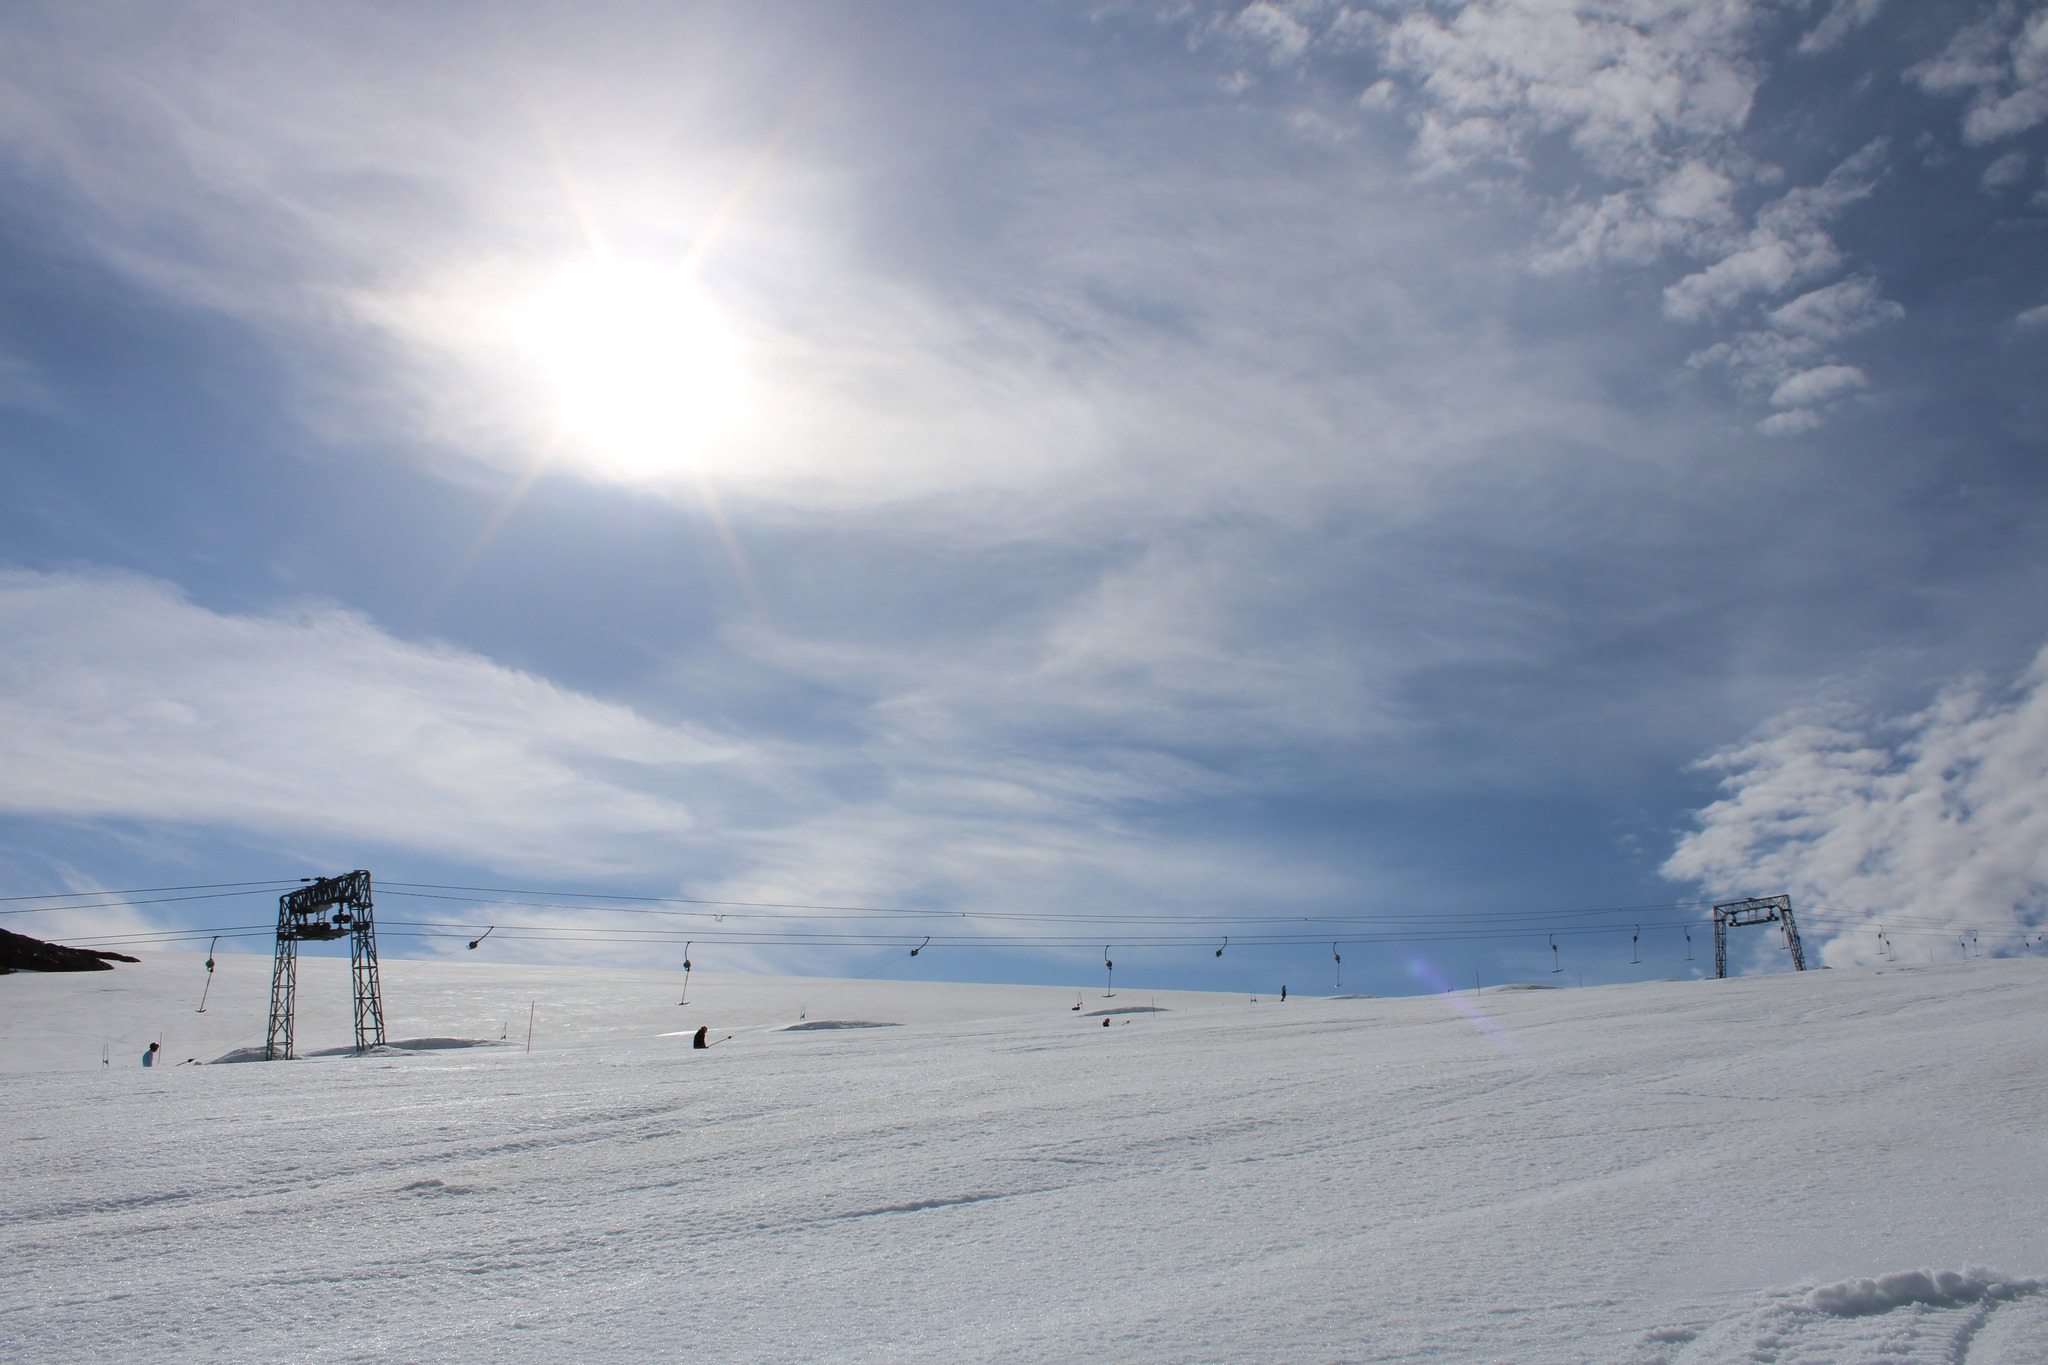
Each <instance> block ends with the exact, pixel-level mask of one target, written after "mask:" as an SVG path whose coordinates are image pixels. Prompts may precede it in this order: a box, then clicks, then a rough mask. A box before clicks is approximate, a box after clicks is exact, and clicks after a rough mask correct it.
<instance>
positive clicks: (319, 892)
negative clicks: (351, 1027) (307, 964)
mask: <svg viewBox="0 0 2048 1365" xmlns="http://www.w3.org/2000/svg"><path fill="white" fill-rule="evenodd" d="M344 936H346V937H347V938H348V940H349V968H350V972H349V975H350V977H351V979H352V981H353V982H354V987H355V1005H356V1010H355V1014H356V1051H358V1052H362V1051H365V1050H367V1049H369V1048H373V1047H382V1046H383V1045H384V988H383V984H382V981H381V980H380V978H379V977H378V974H377V927H376V924H375V922H374V920H373V918H372V915H371V904H370V874H369V873H368V872H365V871H361V870H358V871H355V872H350V873H347V874H345V875H343V876H339V877H321V878H319V879H318V880H316V881H311V882H308V883H307V884H306V885H304V886H302V887H300V888H299V889H298V890H296V891H287V892H286V893H285V894H284V895H282V896H280V897H278V901H277V955H276V957H275V958H274V959H273V961H272V964H271V969H270V1031H269V1033H268V1035H267V1036H266V1037H265V1040H264V1044H263V1059H264V1060H265V1061H277V1060H280V1059H287V1060H288V1059H289V1058H291V1057H292V1056H293V1052H292V1021H293V1016H294V1015H295V1013H296V1012H297V1003H298V1002H297V995H298V984H299V944H300V943H301V942H323V943H324V942H330V941H332V940H334V939H337V938H341V937H344Z"/></svg>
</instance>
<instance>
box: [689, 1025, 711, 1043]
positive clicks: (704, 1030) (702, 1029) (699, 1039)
mask: <svg viewBox="0 0 2048 1365" xmlns="http://www.w3.org/2000/svg"><path fill="white" fill-rule="evenodd" d="M710 1032H711V1025H709V1024H699V1025H697V1036H696V1037H694V1038H692V1039H691V1040H690V1046H691V1047H710V1046H711V1044H710V1042H709V1041H708V1040H707V1039H706V1037H705V1035H706V1034H708V1033H710Z"/></svg>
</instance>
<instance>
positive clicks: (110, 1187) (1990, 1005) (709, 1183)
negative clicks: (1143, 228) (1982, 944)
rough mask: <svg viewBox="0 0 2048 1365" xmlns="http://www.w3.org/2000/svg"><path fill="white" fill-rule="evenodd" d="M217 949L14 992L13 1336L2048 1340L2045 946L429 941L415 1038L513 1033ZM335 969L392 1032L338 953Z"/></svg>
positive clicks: (1151, 1345)
mask: <svg viewBox="0 0 2048 1365" xmlns="http://www.w3.org/2000/svg"><path fill="white" fill-rule="evenodd" d="M220 961H221V968H220V972H219V974H218V977H217V979H216V981H215V984H214V988H213V992H212V996H211V999H210V1001H209V1006H208V1013H207V1014H205V1015H196V1014H194V1013H193V1012H192V1007H193V1005H194V1003H196V1001H197V998H198V988H199V986H200V985H201V984H203V970H202V969H201V968H200V967H199V965H198V959H196V958H172V957H165V958H159V959H152V960H151V961H149V962H146V963H144V964H142V965H141V966H138V967H123V968H120V969H119V970H117V971H115V972H112V973H95V974H90V975H80V976H63V977H58V976H48V977H26V976H17V977H11V978H5V979H0V1036H4V1037H5V1038H6V1039H7V1040H8V1045H7V1047H6V1048H5V1049H4V1054H5V1055H4V1057H0V1074H4V1075H5V1085H6V1089H7V1092H8V1094H9V1096H10V1098H9V1101H8V1104H7V1108H8V1111H9V1117H8V1121H7V1122H6V1124H5V1126H4V1129H0V1152H4V1154H5V1159H6V1168H7V1171H8V1173H9V1177H10V1178H9V1189H10V1193H9V1197H8V1199H7V1200H6V1201H5V1206H4V1209H0V1357H5V1358H7V1359H22V1360H103V1359H108V1358H111V1357H116V1356H119V1357H127V1358H141V1359H160V1358H166V1357H172V1356H175V1357H178V1358H180V1359H231V1360H258V1359H262V1360H270V1359H282V1358H291V1359H303V1360H321V1361H324V1360H371V1359H452V1360H560V1359H589V1358H594V1357H597V1356H601V1355H624V1356H628V1357H636V1358H657V1357H658V1358H664V1359H668V1358H675V1357H678V1356H681V1355H683V1354H685V1353H688V1354H690V1355H692V1356H694V1357H697V1358H708V1359H720V1360H724V1359H744V1360H825V1359H831V1360H871V1359H874V1360H879V1359H915V1360H948V1361H952V1360H989V1361H994V1360H1006V1361H1007V1360H1054V1359H1059V1360H1070V1359H1073V1358H1075V1357H1077V1356H1081V1355H1091V1356H1094V1357H1096V1358H1106V1359H1115V1360H1218V1361H1224V1360H1248V1359H1290V1360H1499V1361H1548V1360H1555V1361H1578V1360H1600V1361H1606V1360H1613V1361H1637V1362H1650V1361H1666V1362H1672V1363H1673V1365H1675V1363H1676V1362H1707V1361H1715V1362H1719V1361H1738V1360H1740V1361H1765V1362H1784V1363H1785V1365H1791V1363H1792V1362H1802V1361H1841V1360H1867V1359H1875V1358H1884V1359H1888V1360H1904V1361H1919V1360H1926V1361H1935V1360H1939V1361H1956V1360H1964V1359H1967V1360H1970V1361H1974V1362H1978V1363H1979V1365H1985V1363H1986V1362H1999V1361H2033V1362H2039V1361H2042V1360H2044V1359H2048V1345H2044V1343H2048V1292H2044V1286H2043V1281H2042V1279H2041V1278H2040V1277H2041V1276H2042V1275H2043V1273H2044V1272H2048V1216H2044V1215H2048V1195H2044V1186H2043V1179H2042V1173H2043V1172H2044V1171H2048V1138H2044V1133H2048V1124H2044V1118H2048V1113H2044V1111H2048V1103H2044V1098H2043V1089H2044V1085H2048V1080H2044V1075H2048V1072H2044V1068H2043V1063H2044V1061H2048V963H2041V962H2030V961H2012V962H1983V963H1973V964H1969V965H1968V966H1957V967H1954V968H1933V969H1930V968H1920V969H1912V970H1903V971H1886V972H1881V973H1849V972H1813V973H1807V974H1804V975H1802V976H1789V975H1786V976H1769V977H1759V978H1751V979H1744V980H1736V981H1728V982H1711V981H1708V982H1674V983H1661V984H1653V985H1642V986H1621V987H1608V988H1599V989H1592V990H1571V991H1548V990H1512V989H1504V990H1489V991H1487V992H1485V993H1484V994H1482V995H1479V996H1477V997H1474V996H1472V995H1470V994H1469V993H1466V994H1460V995H1457V996H1433V997H1412V998H1404V999H1391V1000H1370V999H1348V1000H1325V999H1317V998H1313V997H1300V996H1297V997H1295V998H1293V999H1290V1000H1289V1001H1288V1002H1287V1003H1286V1004H1284V1005H1282V1004H1279V1003H1277V1002H1274V1001H1272V1000H1270V999H1268V1000H1262V1001H1261V1002H1259V1003H1257V1004H1253V1003H1251V1002H1249V1001H1248V1000H1246V999H1245V998H1244V997H1240V996H1217V995H1192V994H1188V995H1182V994H1172V995H1169V994H1165V993H1162V994H1159V995H1156V996H1155V995H1153V994H1152V993H1150V992H1146V991H1142V990H1120V991H1119V992H1118V993H1117V997H1116V998H1115V999H1114V1000H1106V999H1103V998H1101V991H1100V988H1099V985H1098V986H1097V988H1095V989H1092V990H1083V991H1081V992H1080V993H1079V995H1078V997H1077V993H1076V992H1075V991H1073V990H1055V989H1040V988H1030V987H981V986H955V985H938V984H930V983H910V984H906V983H891V982H863V983H831V982H817V981H787V980H776V979H768V978H722V977H718V976H715V975H706V974H704V973H698V974H696V975H695V976H694V977H693V978H692V982H691V986H690V996H691V1003H690V1005H689V1006H688V1007H681V1006H678V1004H677V999H678V993H679V991H680V985H681V983H680V978H679V976H677V975H676V974H673V973H662V974H635V973H616V972H604V971H590V970H578V969H569V968H538V967H505V966H494V965H490V964H486V963H479V962H474V961H464V962H415V961H406V960H402V959H387V961H386V963H385V995H386V1010H387V1020H388V1023H389V1036H390V1037H391V1038H392V1039H393V1040H400V1041H402V1040H406V1039H426V1040H447V1039H451V1038H452V1039H481V1040H488V1041H489V1042H490V1044H491V1045H489V1046H481V1047H466V1048H450V1047H445V1046H441V1047H435V1048H432V1049H429V1050H420V1051H397V1050H394V1051H391V1052H387V1053H385V1054H381V1055H375V1056H370V1057H365V1058H356V1057H351V1056H337V1057H316V1058H308V1059H306V1060H301V1061H298V1062H294V1063H289V1064H253V1065H204V1066H177V1065H175V1063H176V1062H179V1061H182V1060H183V1059H184V1058H186V1057H198V1058H200V1059H201V1060H208V1059H211V1058H213V1057H217V1056H220V1055H223V1054H225V1053H227V1052H229V1051H230V1050H232V1049H234V1048H236V1047H242V1046H247V1045H250V1044H252V1043H260V1042H261V1039H262V1032H263V1025H264V1011H265V1008H266V1006H267V989H268V969H269V963H268V960H267V959H261V958H256V957H234V958H222V959H220ZM1077 998H1079V999H1080V1000H1081V1002H1082V1004H1083V1009H1082V1010H1081V1011H1074V1010H1073V1009H1072V1008H1071V1006H1072V1005H1073V1004H1074V1003H1075V1002H1076V1000H1077ZM530 1001H531V1002H534V1003H535V1011H534V1013H535V1019H536V1024H535V1034H534V1038H535V1041H534V1050H533V1052H532V1054H531V1055H529V1054H527V1053H526V1052H525V1051H524V1046H523V1045H524V1038H525V1023H526V1014H527V1005H528V1003H529V1002H530ZM299 1002H300V1014H299V1024H298V1040H299V1046H300V1049H301V1051H302V1052H311V1051H313V1050H315V1049H318V1048H322V1047H332V1046H334V1045H337V1044H345V1043H346V1042H348V1041H349V1038H350V1032H349V1023H348V1018H349V1003H348V985H347V980H346V962H345V961H342V960H336V959H331V958H310V957H309V958H305V959H302V961H301V979H300V989H299ZM1153 1004H1156V1005H1158V1006H1160V1007H1161V1010H1160V1012H1156V1013H1139V1014H1128V1015H1124V1014H1120V1015H1112V1016H1109V1017H1110V1019H1111V1023H1110V1026H1109V1027H1107V1028H1104V1027H1103V1026H1102V1022H1101V1017H1099V1016H1097V1015H1096V1014H1095V1013H1094V1011H1098V1010H1103V1009H1111V1008H1126V1007H1131V1006H1143V1005H1153ZM800 1014H801V1015H803V1016H804V1017H803V1018H801V1019H800V1018H799V1015H800ZM799 1022H802V1023H806V1024H832V1023H840V1024H854V1023H862V1024H890V1025H895V1027H882V1028H824V1027H821V1028H815V1029H807V1030H801V1031H794V1030H792V1029H791V1027H790V1026H791V1025H795V1024H798V1023H799ZM700 1023H706V1024H709V1025H710V1026H711V1030H712V1032H711V1036H712V1037H713V1038H714V1039H719V1038H723V1037H725V1036H726V1035H728V1034H730V1035H732V1037H731V1040H730V1041H726V1042H721V1043H720V1044H719V1045H718V1046H716V1047H714V1048H713V1049H712V1050H710V1051H709V1052H693V1051H691V1049H690V1048H689V1037H688V1035H689V1033H690V1032H691V1031H693V1030H694V1029H695V1028H696V1026H697V1025H698V1024H700ZM159 1033H162V1035H163V1036H164V1039H165V1051H166V1054H167V1056H168V1058H169V1060H170V1061H171V1062H172V1063H174V1064H173V1065H170V1066H167V1067H161V1068H159V1069H155V1070H150V1071H144V1070H142V1069H141V1068H140V1067H139V1066H138V1065H137V1054H139V1053H140V1051H141V1050H142V1048H143V1047H144V1046H145V1045H146V1043H147V1041H148V1039H150V1038H153V1037H155V1036H157V1035H158V1034H159ZM501 1034H503V1035H506V1038H507V1041H505V1042H502V1043H500V1042H498V1041H497V1040H498V1039H499V1037H500V1035H501ZM102 1040H106V1045H108V1046H112V1053H111V1065H108V1066H104V1067H103V1066H102V1065H101V1063H100V1056H101V1049H102V1046H103V1041H102ZM114 1044H119V1045H118V1046H113V1045H114Z"/></svg>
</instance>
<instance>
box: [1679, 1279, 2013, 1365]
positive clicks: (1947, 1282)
mask: <svg viewBox="0 0 2048 1365" xmlns="http://www.w3.org/2000/svg"><path fill="white" fill-rule="evenodd" d="M2043 1289H2048V1280H2044V1279H2032V1278H2017V1277H2013V1276H2009V1275H2003V1274H2000V1273H1999V1272H1997V1271H1993V1270H1983V1269H1969V1270H1899V1271H1893V1272H1891V1273H1890V1274H1885V1275H1876V1276H1859V1277H1857V1278H1854V1279H1847V1280H1838V1281H1836V1282H1834V1283H1833V1284H1824V1285H1817V1286H1815V1285H1801V1286H1798V1287H1795V1288H1792V1289H1784V1290H1775V1291H1772V1292H1770V1293H1768V1294H1766V1295H1764V1296H1762V1301H1761V1302H1757V1301H1752V1305H1751V1307H1749V1308H1748V1309H1746V1310H1744V1311H1742V1312H1739V1313H1736V1314H1734V1315H1732V1316H1730V1317H1728V1318H1724V1319H1723V1320H1721V1321H1719V1322H1716V1323H1713V1324H1711V1325H1710V1326H1708V1327H1706V1328H1705V1329H1704V1330H1701V1331H1699V1332H1697V1333H1695V1332H1694V1331H1693V1330H1692V1329H1690V1328H1685V1327H1671V1328H1662V1329H1658V1330H1655V1331H1652V1332H1648V1333H1646V1334H1644V1336H1643V1337H1642V1338H1641V1339H1640V1340H1641V1346H1642V1354H1641V1356H1640V1357H1639V1359H1640V1360H1642V1361H1643V1362H1645V1365H1650V1363H1651V1362H1664V1363H1665V1365H1720V1363H1721V1362H1730V1365H1732V1363H1733V1362H1736V1361H1744V1362H1748V1361H1768V1362H1777V1365H1803V1363H1804V1362H1822V1361H1828V1362H1833V1361H1846V1360H1887V1361H1900V1362H1914V1361H1924V1362H1927V1363H1928V1365H1937V1363H1938V1365H1956V1363H1957V1362H1962V1361H1968V1362H1970V1365H2038V1362H2039V1361H2040V1360H2041V1359H2042V1358H2043V1357H2042V1354H2041V1345H2040V1343H2041V1342H2042V1341H2044V1340H2048V1299H2044V1298H2043V1297H2040V1295H2041V1291H2042V1290H2043ZM1669 1348H1679V1349H1677V1352H1676V1354H1671V1353H1669Z"/></svg>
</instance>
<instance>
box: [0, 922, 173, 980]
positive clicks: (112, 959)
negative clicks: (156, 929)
mask: <svg viewBox="0 0 2048 1365" xmlns="http://www.w3.org/2000/svg"><path fill="white" fill-rule="evenodd" d="M139 961H141V959H140V958H134V957H130V956H128V954H126V953H103V952H101V951H99V950H98V949H96V948H67V947H65V946H64V945H63V944H61V943H45V942H43V941H42V940H41V939H39V938H30V937H29V936H28V935H27V934H16V933H11V932H9V931H8V930H6V929H0V974H4V973H7V972H106V971H112V970H113V968H114V964H115V963H116V962H139Z"/></svg>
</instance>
